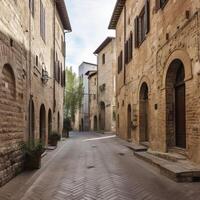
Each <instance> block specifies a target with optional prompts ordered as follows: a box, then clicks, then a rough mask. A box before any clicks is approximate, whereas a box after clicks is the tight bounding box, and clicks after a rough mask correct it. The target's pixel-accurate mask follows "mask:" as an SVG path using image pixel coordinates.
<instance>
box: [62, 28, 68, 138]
mask: <svg viewBox="0 0 200 200" xmlns="http://www.w3.org/2000/svg"><path fill="white" fill-rule="evenodd" d="M66 34H67V31H64V55H63V56H64V78H65V77H66V76H65V74H66V71H65V70H66V66H65V65H66ZM62 73H63V72H62ZM65 84H66V80H65V79H64V85H63V95H64V96H63V97H64V99H63V128H64V109H65ZM63 130H64V129H63ZM62 134H63V131H62ZM68 137H69V132H68V131H67V138H68Z"/></svg>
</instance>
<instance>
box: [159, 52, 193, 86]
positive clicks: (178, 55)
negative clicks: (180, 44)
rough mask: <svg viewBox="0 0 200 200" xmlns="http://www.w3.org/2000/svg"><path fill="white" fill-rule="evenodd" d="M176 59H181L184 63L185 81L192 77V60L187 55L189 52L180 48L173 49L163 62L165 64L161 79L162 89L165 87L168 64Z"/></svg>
mask: <svg viewBox="0 0 200 200" xmlns="http://www.w3.org/2000/svg"><path fill="white" fill-rule="evenodd" d="M176 59H178V60H181V62H182V63H183V65H184V71H185V81H188V80H190V79H192V77H193V75H192V62H191V59H190V57H189V54H188V53H187V52H186V51H185V50H181V49H178V50H175V51H173V52H172V53H171V54H170V55H169V57H168V59H167V60H166V62H165V65H164V66H165V68H164V72H163V80H162V89H164V88H165V83H166V78H167V73H168V69H169V67H170V64H171V63H172V62H173V61H174V60H176Z"/></svg>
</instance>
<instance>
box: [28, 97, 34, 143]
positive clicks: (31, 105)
mask: <svg viewBox="0 0 200 200" xmlns="http://www.w3.org/2000/svg"><path fill="white" fill-rule="evenodd" d="M28 131H29V138H28V140H29V142H33V141H34V138H35V134H34V133H35V108H34V103H33V99H32V97H31V98H30V100H29V130H28Z"/></svg>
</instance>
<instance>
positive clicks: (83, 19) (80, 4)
mask: <svg viewBox="0 0 200 200" xmlns="http://www.w3.org/2000/svg"><path fill="white" fill-rule="evenodd" d="M65 2H66V5H67V10H68V14H69V17H70V22H71V26H72V30H73V31H72V33H69V34H67V37H66V41H67V55H66V56H67V60H66V65H67V66H72V67H73V70H74V71H75V72H77V71H78V66H79V65H80V64H81V63H82V62H83V61H86V62H92V63H96V56H94V55H93V52H94V51H95V50H96V48H97V47H98V46H99V45H100V44H101V43H102V42H103V40H104V39H105V38H106V37H107V36H113V35H114V31H110V30H108V24H109V21H110V18H111V15H112V12H113V9H114V6H115V3H116V0H65Z"/></svg>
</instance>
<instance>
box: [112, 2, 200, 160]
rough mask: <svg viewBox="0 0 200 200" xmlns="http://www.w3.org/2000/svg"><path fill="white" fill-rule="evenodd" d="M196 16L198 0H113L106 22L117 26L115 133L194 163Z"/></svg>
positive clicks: (198, 126)
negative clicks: (176, 154)
mask: <svg viewBox="0 0 200 200" xmlns="http://www.w3.org/2000/svg"><path fill="white" fill-rule="evenodd" d="M175 13H176V14H175ZM199 16H200V1H193V0H185V1H171V0H163V1H162V0H157V1H154V0H146V1H132V0H117V3H116V6H115V9H114V12H113V15H112V18H111V21H110V24H109V28H110V29H115V30H116V46H117V50H116V51H117V52H116V54H117V57H118V73H117V113H118V115H117V121H118V123H117V133H118V134H119V136H120V137H122V138H124V139H129V140H131V141H133V142H137V143H145V144H146V145H148V146H149V148H150V149H151V150H154V151H160V152H169V151H171V150H173V151H176V152H181V153H184V154H185V155H186V156H187V157H188V158H189V159H190V160H192V161H194V162H196V163H200V123H199V119H200V115H199V112H200V109H199V105H200V103H199V97H200V89H199V79H200V77H199V74H200V51H199V47H200V37H199V30H200V24H199V22H200V21H199ZM125 119H126V120H125Z"/></svg>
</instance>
